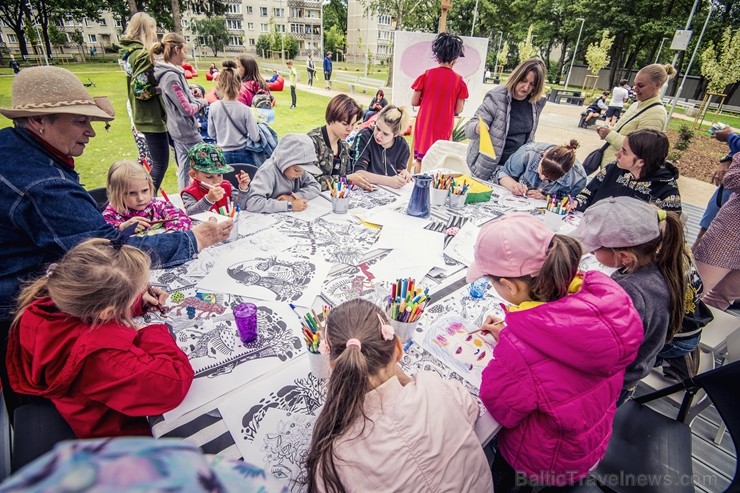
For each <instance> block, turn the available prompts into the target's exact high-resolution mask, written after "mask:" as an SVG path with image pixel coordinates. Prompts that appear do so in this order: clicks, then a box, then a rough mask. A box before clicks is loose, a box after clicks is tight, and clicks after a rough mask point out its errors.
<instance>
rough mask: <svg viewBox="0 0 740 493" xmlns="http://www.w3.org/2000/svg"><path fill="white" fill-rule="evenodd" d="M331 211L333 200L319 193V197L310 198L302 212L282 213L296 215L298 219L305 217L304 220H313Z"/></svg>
mask: <svg viewBox="0 0 740 493" xmlns="http://www.w3.org/2000/svg"><path fill="white" fill-rule="evenodd" d="M331 213H332V211H331V202H330V201H328V200H326V198H324V197H322V196H321V195H319V196H318V197H314V198H312V199H311V200H309V201H308V206H307V207H306V209H304V210H302V211H300V212H295V211H294V212H281V213H280V214H286V215H288V216H294V217H297V218H298V219H303V220H304V221H313V220H315V219H318V218H320V217H321V216H325V215H327V214H331Z"/></svg>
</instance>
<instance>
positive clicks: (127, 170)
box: [105, 160, 154, 214]
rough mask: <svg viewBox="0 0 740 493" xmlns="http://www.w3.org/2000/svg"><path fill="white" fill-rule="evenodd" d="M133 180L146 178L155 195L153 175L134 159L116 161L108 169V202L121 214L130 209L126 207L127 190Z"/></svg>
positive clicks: (106, 187)
mask: <svg viewBox="0 0 740 493" xmlns="http://www.w3.org/2000/svg"><path fill="white" fill-rule="evenodd" d="M133 180H146V182H147V184H148V185H149V189H150V190H151V192H152V195H154V182H153V181H152V176H151V175H150V174H149V173H148V172H147V170H146V169H144V167H143V166H142V165H140V164H139V163H135V162H133V161H127V160H123V161H116V162H115V163H113V164H112V165H111V167H110V169H109V170H108V181H107V183H106V186H105V189H106V192H107V193H108V202H109V203H110V205H111V207H113V208H114V209H115V210H116V212H118V213H119V214H121V213H123V212H125V211H126V209H128V207H126V200H125V198H126V192H127V191H128V190H127V188H128V186H129V184H130V183H131V182H132V181H133Z"/></svg>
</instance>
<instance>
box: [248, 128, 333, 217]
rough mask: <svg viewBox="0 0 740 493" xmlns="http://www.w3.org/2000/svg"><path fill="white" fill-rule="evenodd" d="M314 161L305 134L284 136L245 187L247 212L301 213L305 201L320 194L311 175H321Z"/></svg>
mask: <svg viewBox="0 0 740 493" xmlns="http://www.w3.org/2000/svg"><path fill="white" fill-rule="evenodd" d="M316 161H318V158H317V157H316V150H315V149H314V145H313V140H311V138H310V137H309V136H308V135H305V134H287V135H285V136H284V137H283V138H282V139H280V142H279V143H278V145H277V147H276V148H275V152H273V153H272V157H270V159H268V160H267V161H265V163H264V164H263V165H262V166H260V168H259V169H258V170H257V173H255V175H254V178H253V179H252V183H251V185H250V188H249V196H248V198H247V210H248V211H250V212H289V211H295V212H298V211H302V210H305V209H306V207H307V206H308V201H309V200H311V199H312V198H314V197H316V196H318V195H319V194H320V193H321V186H320V185H319V183H318V182H317V181H316V179H315V178H314V177H313V176H312V174H317V175H320V174H321V173H322V171H321V170H320V169H319V168H318V166H316V164H315V163H316ZM306 172H307V173H306Z"/></svg>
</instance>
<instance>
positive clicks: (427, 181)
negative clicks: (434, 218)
mask: <svg viewBox="0 0 740 493" xmlns="http://www.w3.org/2000/svg"><path fill="white" fill-rule="evenodd" d="M431 183H432V177H431V176H430V175H416V176H414V191H413V192H412V193H411V200H409V208H408V209H407V210H406V214H408V215H409V216H415V217H428V216H429V210H430V204H429V186H430V185H431Z"/></svg>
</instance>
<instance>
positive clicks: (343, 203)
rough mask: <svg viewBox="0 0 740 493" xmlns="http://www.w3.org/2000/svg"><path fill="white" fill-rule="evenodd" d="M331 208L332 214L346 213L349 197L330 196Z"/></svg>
mask: <svg viewBox="0 0 740 493" xmlns="http://www.w3.org/2000/svg"><path fill="white" fill-rule="evenodd" d="M331 210H332V211H334V214H347V211H348V210H349V197H341V198H339V197H332V198H331Z"/></svg>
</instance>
